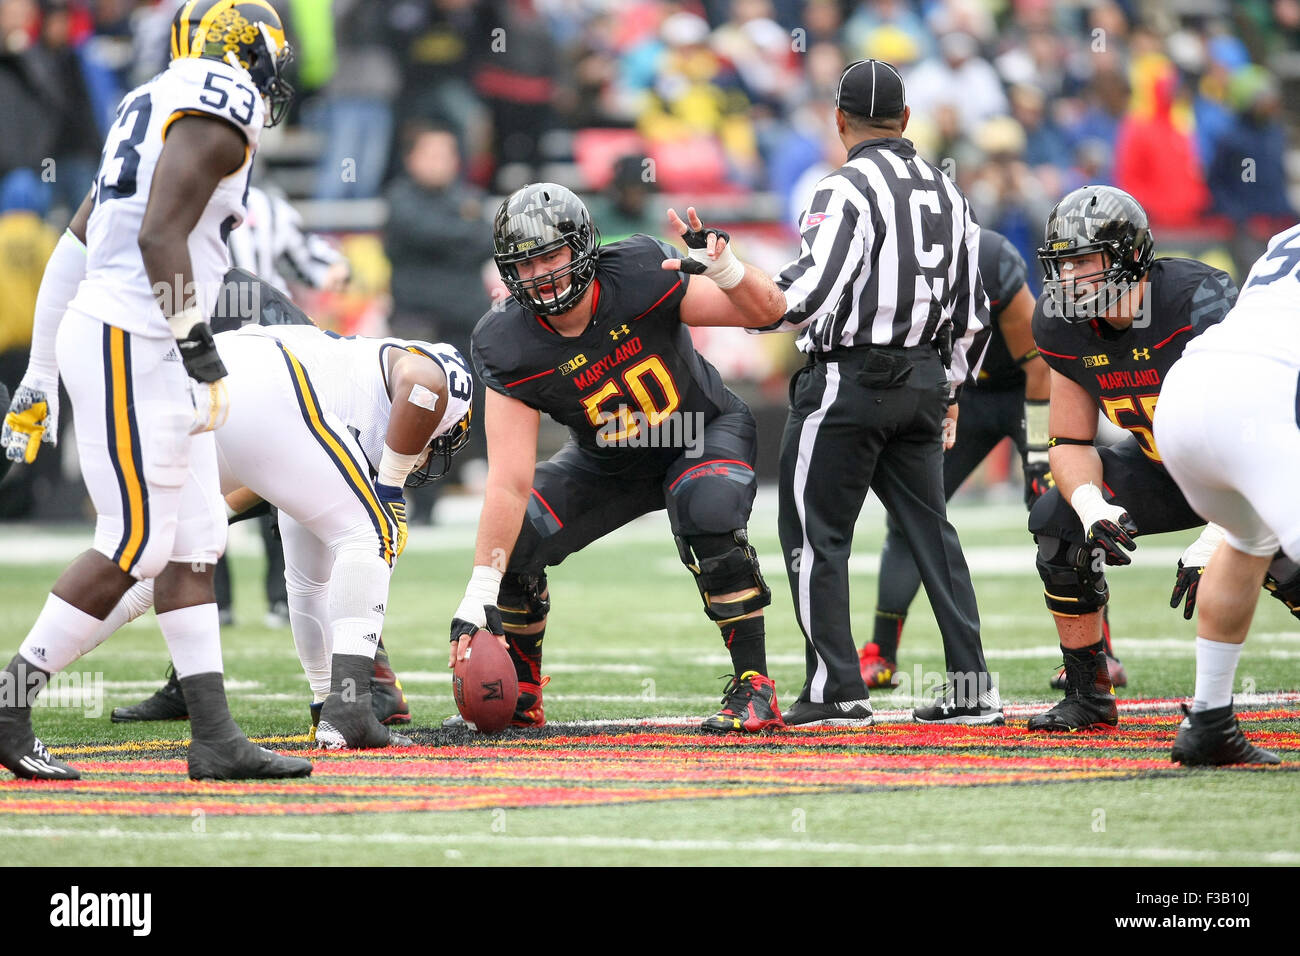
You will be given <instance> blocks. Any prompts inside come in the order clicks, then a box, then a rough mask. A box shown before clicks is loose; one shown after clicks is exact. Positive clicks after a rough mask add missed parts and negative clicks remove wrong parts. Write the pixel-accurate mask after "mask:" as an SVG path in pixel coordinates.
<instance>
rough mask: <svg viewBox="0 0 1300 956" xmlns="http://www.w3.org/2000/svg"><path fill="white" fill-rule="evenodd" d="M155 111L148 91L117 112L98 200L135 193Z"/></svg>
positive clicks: (106, 146)
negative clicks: (147, 135) (144, 143)
mask: <svg viewBox="0 0 1300 956" xmlns="http://www.w3.org/2000/svg"><path fill="white" fill-rule="evenodd" d="M152 113H153V103H152V101H150V99H149V94H147V93H142V94H140V95H139V96H137V97H136V98H135V99H133V100H132V101H131V105H130V106H128V107H127V108H126V109H124V110H122V111H121V112H120V113H118V114H117V120H116V122H114V123H113V128H112V129H111V130H109V132H108V140H107V141H106V142H105V143H104V158H103V160H102V161H101V162H100V166H99V178H98V179H96V180H95V187H96V189H95V198H96V201H98V202H104V201H105V200H108V199H126V198H127V197H128V196H134V195H135V185H136V183H135V178H136V173H137V171H138V170H139V166H140V152H139V147H140V143H141V142H143V140H144V134H145V130H147V129H148V128H149V117H150V116H151V115H152Z"/></svg>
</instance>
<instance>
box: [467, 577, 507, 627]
mask: <svg viewBox="0 0 1300 956" xmlns="http://www.w3.org/2000/svg"><path fill="white" fill-rule="evenodd" d="M501 578H502V572H501V571H498V570H497V569H496V568H494V567H491V566H490V565H486V564H476V565H474V572H473V573H472V574H471V575H470V576H469V584H467V585H465V596H464V597H463V598H462V599H461V602H460V607H458V608H456V617H458V618H460V619H461V620H462V621H469V622H470V623H471V624H473V625H475V626H476V627H484V626H486V625H487V615H486V613H485V612H484V610H483V608H485V607H495V606H496V603H497V594H498V593H499V592H500V590H501Z"/></svg>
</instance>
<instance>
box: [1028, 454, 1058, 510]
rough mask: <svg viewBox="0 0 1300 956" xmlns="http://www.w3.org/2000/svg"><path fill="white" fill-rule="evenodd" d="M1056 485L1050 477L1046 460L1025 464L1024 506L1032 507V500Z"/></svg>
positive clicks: (1049, 469) (1050, 472) (1050, 473)
mask: <svg viewBox="0 0 1300 956" xmlns="http://www.w3.org/2000/svg"><path fill="white" fill-rule="evenodd" d="M1055 487H1056V481H1055V479H1053V478H1052V469H1051V466H1050V465H1048V464H1047V462H1045V461H1044V462H1037V463H1035V464H1031V465H1025V507H1026V508H1032V507H1033V506H1034V502H1036V501H1037V500H1038V499H1039V498H1041V497H1043V495H1045V494H1047V493H1048V492H1049V491H1051V490H1052V489H1053V488H1055Z"/></svg>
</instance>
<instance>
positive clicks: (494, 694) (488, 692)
mask: <svg viewBox="0 0 1300 956" xmlns="http://www.w3.org/2000/svg"><path fill="white" fill-rule="evenodd" d="M479 686H480V687H482V688H483V699H484V700H505V699H506V692H505V688H503V687H502V686H501V681H499V680H492V681H487V680H485V681H483V682H482V683H481V684H480V685H479Z"/></svg>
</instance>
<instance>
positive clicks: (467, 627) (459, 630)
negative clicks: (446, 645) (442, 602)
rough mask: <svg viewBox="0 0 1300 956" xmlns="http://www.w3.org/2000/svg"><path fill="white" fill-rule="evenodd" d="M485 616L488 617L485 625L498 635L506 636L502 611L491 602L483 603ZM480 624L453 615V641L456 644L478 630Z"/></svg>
mask: <svg viewBox="0 0 1300 956" xmlns="http://www.w3.org/2000/svg"><path fill="white" fill-rule="evenodd" d="M483 616H484V617H485V618H487V623H486V624H484V627H485V628H486V629H487V630H489V631H491V632H492V633H493V634H495V635H496V636H497V637H505V635H506V629H505V626H504V625H503V624H502V623H501V611H500V610H499V609H498V608H496V607H494V606H492V605H491V604H485V605H483ZM478 629H479V628H478V625H477V624H475V623H474V622H473V621H466V620H465V619H463V618H459V617H453V618H452V619H451V643H453V644H455V643H456V642H457V641H459V640H460V639H461V638H462V637H466V636H467V635H470V634H473V633H475V632H476V631H478Z"/></svg>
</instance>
